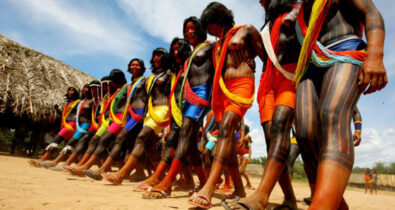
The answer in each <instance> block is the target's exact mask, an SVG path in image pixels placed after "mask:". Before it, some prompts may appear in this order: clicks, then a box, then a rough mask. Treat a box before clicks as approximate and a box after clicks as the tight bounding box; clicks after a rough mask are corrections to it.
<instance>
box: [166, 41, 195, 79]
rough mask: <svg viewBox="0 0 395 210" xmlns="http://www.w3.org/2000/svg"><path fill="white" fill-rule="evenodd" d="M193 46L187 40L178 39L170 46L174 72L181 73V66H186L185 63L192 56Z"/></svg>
mask: <svg viewBox="0 0 395 210" xmlns="http://www.w3.org/2000/svg"><path fill="white" fill-rule="evenodd" d="M191 53H192V50H191V46H190V45H189V44H188V42H187V41H186V40H185V39H180V38H178V37H176V38H174V39H173V41H172V42H171V44H170V57H171V62H172V63H173V65H172V71H177V72H178V71H179V70H180V69H179V66H180V65H183V64H184V61H185V60H186V59H187V58H188V57H189V56H190V55H191Z"/></svg>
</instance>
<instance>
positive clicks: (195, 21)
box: [182, 16, 207, 41]
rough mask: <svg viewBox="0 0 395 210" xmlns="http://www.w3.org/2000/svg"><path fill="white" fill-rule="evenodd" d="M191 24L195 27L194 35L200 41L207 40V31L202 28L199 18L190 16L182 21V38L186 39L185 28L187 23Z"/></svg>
mask: <svg viewBox="0 0 395 210" xmlns="http://www.w3.org/2000/svg"><path fill="white" fill-rule="evenodd" d="M189 22H192V23H193V24H194V25H195V27H196V34H197V35H198V37H199V39H200V41H206V39H207V30H206V29H205V28H203V26H202V23H201V22H200V20H199V18H197V17H195V16H191V17H189V18H187V19H185V20H184V26H183V28H182V32H183V35H184V38H186V34H185V28H186V26H187V23H189Z"/></svg>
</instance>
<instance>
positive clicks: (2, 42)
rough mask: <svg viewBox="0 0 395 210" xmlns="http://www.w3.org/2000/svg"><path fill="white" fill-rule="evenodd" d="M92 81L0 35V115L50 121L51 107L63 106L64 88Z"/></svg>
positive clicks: (51, 117) (79, 86)
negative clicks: (7, 113) (7, 112)
mask: <svg viewBox="0 0 395 210" xmlns="http://www.w3.org/2000/svg"><path fill="white" fill-rule="evenodd" d="M93 79H95V78H94V77H92V76H91V75H89V74H86V73H83V72H81V71H79V70H77V69H74V68H72V67H71V66H68V65H66V64H64V63H62V62H61V61H58V60H55V59H53V58H51V57H49V56H46V55H44V54H42V53H39V52H37V51H35V50H32V49H29V48H27V47H24V46H22V45H20V44H18V43H16V42H14V41H12V40H9V39H7V38H6V37H4V36H2V35H1V34H0V93H1V94H0V113H4V112H6V110H9V111H11V112H12V113H13V114H14V115H16V116H25V117H28V118H30V120H33V121H35V122H37V121H53V120H55V119H56V117H59V115H57V114H56V112H55V110H54V108H53V107H54V105H55V104H58V105H59V106H62V105H63V104H64V101H65V97H64V95H65V93H66V91H67V87H69V86H74V87H78V88H81V87H82V86H83V85H84V84H86V83H89V82H90V81H92V80H93Z"/></svg>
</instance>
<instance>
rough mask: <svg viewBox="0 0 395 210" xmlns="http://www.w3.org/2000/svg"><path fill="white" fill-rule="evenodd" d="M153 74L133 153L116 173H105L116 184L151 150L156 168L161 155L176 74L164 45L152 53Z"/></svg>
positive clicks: (148, 83)
mask: <svg viewBox="0 0 395 210" xmlns="http://www.w3.org/2000/svg"><path fill="white" fill-rule="evenodd" d="M150 63H151V68H152V75H151V76H150V77H149V79H148V80H147V82H146V90H147V92H148V108H147V113H146V115H145V117H144V124H143V128H142V129H141V131H140V132H139V134H138V135H137V139H136V142H135V145H134V148H133V151H132V153H131V155H130V156H129V158H128V160H127V162H126V163H125V165H124V166H123V167H122V168H121V169H120V170H119V171H117V172H116V173H103V174H102V176H103V177H104V178H106V180H107V181H109V182H111V183H113V184H116V185H118V184H121V183H122V181H123V179H125V178H127V177H128V176H129V174H130V172H131V171H132V170H133V169H134V168H135V167H136V166H137V164H138V163H139V161H141V160H142V158H144V157H145V155H144V153H148V152H150V153H151V154H150V156H149V158H150V160H151V163H152V164H153V165H154V167H156V166H157V165H158V162H159V159H160V157H159V155H158V154H157V151H156V150H155V149H156V147H155V146H154V145H155V144H156V142H157V140H158V139H159V137H158V134H159V133H161V132H162V131H163V129H164V128H165V127H166V126H167V125H168V123H169V117H168V110H169V107H168V104H169V95H170V82H171V78H172V76H173V73H172V72H171V70H170V67H169V53H168V52H167V50H165V49H163V48H157V49H155V50H154V51H153V53H152V59H151V61H150Z"/></svg>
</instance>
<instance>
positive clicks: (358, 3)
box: [346, 0, 388, 94]
mask: <svg viewBox="0 0 395 210" xmlns="http://www.w3.org/2000/svg"><path fill="white" fill-rule="evenodd" d="M346 1H348V3H349V4H350V6H351V8H352V9H354V8H355V9H356V10H357V11H358V12H359V13H360V15H361V21H363V24H364V26H365V34H366V40H367V42H368V43H367V57H366V60H365V61H364V63H363V65H362V67H361V70H360V71H359V78H358V80H359V81H358V85H359V86H360V91H361V93H362V92H363V93H364V94H369V93H373V92H375V91H377V90H381V89H383V88H384V87H385V86H386V84H387V83H388V79H387V72H386V70H385V67H384V62H383V56H384V38H385V27H384V20H383V17H382V16H381V14H380V12H379V11H378V10H377V8H376V7H375V6H374V4H373V2H372V1H371V0H346ZM368 86H369V87H368ZM366 88H368V89H367V90H366Z"/></svg>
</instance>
